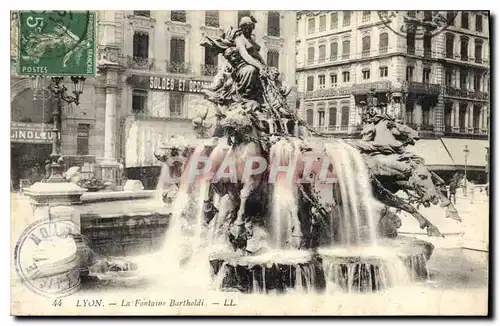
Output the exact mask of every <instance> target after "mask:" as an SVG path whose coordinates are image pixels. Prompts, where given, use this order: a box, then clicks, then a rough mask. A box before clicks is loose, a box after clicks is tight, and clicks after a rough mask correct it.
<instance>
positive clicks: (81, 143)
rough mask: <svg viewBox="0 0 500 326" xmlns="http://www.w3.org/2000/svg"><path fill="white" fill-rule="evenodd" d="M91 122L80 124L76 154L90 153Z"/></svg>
mask: <svg viewBox="0 0 500 326" xmlns="http://www.w3.org/2000/svg"><path fill="white" fill-rule="evenodd" d="M89 130H90V125H89V124H81V123H80V124H78V134H77V136H76V155H89Z"/></svg>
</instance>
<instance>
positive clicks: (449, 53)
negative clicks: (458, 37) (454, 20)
mask: <svg viewBox="0 0 500 326" xmlns="http://www.w3.org/2000/svg"><path fill="white" fill-rule="evenodd" d="M454 44H455V36H454V35H453V34H446V57H447V58H450V59H453V50H454Z"/></svg>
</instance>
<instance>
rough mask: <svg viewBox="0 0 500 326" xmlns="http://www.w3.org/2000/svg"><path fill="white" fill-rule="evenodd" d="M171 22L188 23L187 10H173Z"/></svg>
mask: <svg viewBox="0 0 500 326" xmlns="http://www.w3.org/2000/svg"><path fill="white" fill-rule="evenodd" d="M170 20H171V21H173V22H181V23H185V22H186V11H185V10H172V12H171V13H170Z"/></svg>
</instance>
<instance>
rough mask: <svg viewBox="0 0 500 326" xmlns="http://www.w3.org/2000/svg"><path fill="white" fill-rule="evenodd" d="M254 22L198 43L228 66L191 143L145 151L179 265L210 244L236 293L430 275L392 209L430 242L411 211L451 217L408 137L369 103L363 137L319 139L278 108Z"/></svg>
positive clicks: (219, 271) (216, 269)
mask: <svg viewBox="0 0 500 326" xmlns="http://www.w3.org/2000/svg"><path fill="white" fill-rule="evenodd" d="M255 24H256V21H255V19H254V18H253V17H243V18H242V19H241V21H240V23H239V27H238V28H236V29H234V28H231V29H230V30H229V31H228V32H226V33H224V34H223V35H222V36H221V37H220V38H218V39H212V38H209V37H206V38H205V39H204V41H203V42H202V46H205V47H206V48H211V50H212V51H214V52H215V53H217V54H219V53H222V55H223V57H224V58H225V59H226V62H225V66H224V69H222V70H221V71H220V72H219V73H218V75H217V76H215V78H214V81H213V84H212V85H211V87H210V88H208V89H205V90H204V92H205V94H206V99H207V101H206V103H205V104H204V105H202V106H201V107H200V108H198V109H199V114H198V116H197V117H196V118H195V119H194V120H193V127H194V129H195V131H197V132H198V133H199V134H200V142H199V143H198V144H192V143H188V142H187V141H186V140H183V139H181V138H172V139H170V140H169V141H167V142H166V143H164V144H163V145H162V147H161V148H159V149H157V150H156V151H155V156H156V158H157V159H158V160H160V161H161V162H163V163H164V169H165V173H162V177H161V178H160V186H161V187H164V189H165V196H164V199H165V201H171V202H172V204H171V205H172V207H173V216H172V222H171V227H170V230H169V235H167V236H172V234H178V233H180V234H182V235H183V239H184V241H183V244H184V245H183V250H181V251H182V252H181V253H179V255H180V256H179V260H180V261H181V262H186V261H189V259H190V257H192V255H193V254H194V252H196V251H197V250H199V248H204V249H205V250H206V248H212V249H211V250H210V254H209V256H208V258H207V259H209V260H210V265H211V268H212V271H211V272H212V275H213V277H214V280H215V281H216V286H217V287H218V288H219V289H228V288H229V289H238V290H240V291H243V292H259V291H270V290H276V291H284V290H286V289H290V288H295V289H297V288H314V289H316V290H321V289H325V287H326V288H327V289H328V288H330V289H331V288H335V289H341V290H344V291H374V290H378V289H383V288H385V287H388V286H391V284H392V285H393V284H394V283H397V282H398V281H397V280H396V279H397V278H398V277H396V276H395V274H394V270H401V268H400V267H401V266H403V265H406V266H407V268H409V269H410V271H411V272H412V273H415V274H416V275H419V276H424V277H426V276H428V273H427V269H426V261H427V260H428V259H429V257H430V255H431V253H432V249H433V247H432V245H431V244H430V243H427V242H422V241H417V240H415V239H413V240H411V239H401V237H400V236H398V234H397V229H398V228H399V227H400V226H401V221H400V220H399V218H398V216H397V214H396V213H394V212H393V211H391V209H390V208H395V209H396V210H397V211H400V210H403V211H406V212H408V213H409V214H411V215H412V216H414V217H415V219H416V220H417V221H418V222H419V225H420V227H421V228H422V229H426V230H427V233H428V235H429V236H442V235H441V233H440V231H439V230H438V229H437V227H435V226H434V225H433V224H432V223H430V222H429V221H428V220H427V219H426V218H425V217H424V216H423V215H422V214H420V213H419V212H418V210H417V209H416V208H415V207H414V206H413V205H414V204H417V206H418V205H420V204H423V205H424V206H426V207H428V206H430V205H431V204H433V205H436V204H438V203H439V202H441V206H442V207H446V208H447V211H448V215H447V216H448V217H451V218H454V219H457V220H460V218H459V216H458V213H457V211H456V209H455V208H454V207H453V205H452V204H451V202H450V201H449V200H448V199H447V198H446V196H445V195H443V189H442V187H443V185H444V182H443V181H442V180H441V179H440V178H439V177H438V176H437V175H436V174H434V173H433V172H430V171H428V170H427V169H426V167H425V165H424V161H423V159H422V158H420V157H418V156H416V155H413V154H411V153H409V152H407V151H406V146H407V145H411V144H414V142H415V141H416V140H418V133H417V132H416V131H414V130H413V129H411V128H409V127H408V126H406V125H404V123H402V122H401V121H399V120H398V119H397V118H398V117H397V116H394V115H391V114H386V113H380V112H378V111H377V107H376V106H374V105H373V103H367V105H366V107H365V110H364V112H363V115H362V122H363V131H362V139H360V140H353V141H349V142H347V141H343V140H340V139H327V138H325V137H322V135H321V134H320V133H317V132H315V131H314V130H312V129H311V128H310V127H309V126H308V125H307V124H306V123H305V122H304V121H303V120H302V119H301V118H300V117H298V116H297V115H296V113H295V112H293V111H292V110H290V108H289V107H288V105H287V102H286V96H287V95H288V93H289V92H290V90H289V88H288V87H286V85H282V84H281V82H280V81H279V71H278V70H277V69H276V68H272V67H268V66H267V65H266V64H265V62H264V60H263V58H262V57H261V56H260V54H259V50H260V46H259V45H258V44H257V43H256V42H255V40H254V39H253V37H252V31H253V29H254V27H255ZM210 133H211V134H210ZM201 162H202V164H201V165H200V163H201ZM246 167H251V171H253V172H255V171H257V170H258V173H246V172H247V170H245V168H246ZM259 167H262V169H259ZM200 170H203V173H194V175H193V171H198V172H199V171H200ZM232 172H233V173H232ZM325 180H333V181H331V182H326V181H325ZM167 188H168V190H167ZM400 193H403V194H405V196H404V197H403V196H400V195H399V194H400ZM377 202H378V204H377ZM376 207H378V208H376ZM186 239H187V240H186ZM387 241H392V242H391V243H390V245H389V246H390V247H391V249H390V250H388V249H387V248H388V247H389V246H388V245H387ZM387 252H389V254H387ZM396 256H397V257H399V258H397V259H394V258H393V257H396ZM400 265H401V266H400ZM398 266H400V267H398ZM396 274H397V273H396ZM391 275H392V276H391Z"/></svg>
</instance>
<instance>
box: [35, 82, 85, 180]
mask: <svg viewBox="0 0 500 326" xmlns="http://www.w3.org/2000/svg"><path fill="white" fill-rule="evenodd" d="M63 79H64V77H51V82H50V84H49V86H48V87H47V89H48V90H49V91H50V92H51V94H52V96H53V98H54V99H55V107H54V110H53V111H52V116H53V118H54V119H53V120H54V128H53V129H52V133H53V137H52V153H51V154H50V158H51V160H52V163H51V165H50V169H51V171H50V176H49V177H48V178H47V180H45V182H48V183H56V182H66V179H64V178H63V176H62V165H61V164H60V162H59V160H60V158H61V156H62V155H61V128H62V122H61V113H62V106H63V102H66V103H68V104H70V103H75V104H76V105H79V104H80V95H81V94H82V93H83V84H84V82H85V77H81V76H71V77H70V79H71V81H72V82H73V95H68V94H67V92H66V91H67V90H68V89H67V88H66V86H64V85H63V84H62V81H63ZM30 82H31V85H32V87H33V88H34V89H35V90H37V89H41V88H42V87H43V85H42V84H43V81H42V79H41V78H39V77H35V78H31V80H30Z"/></svg>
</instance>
